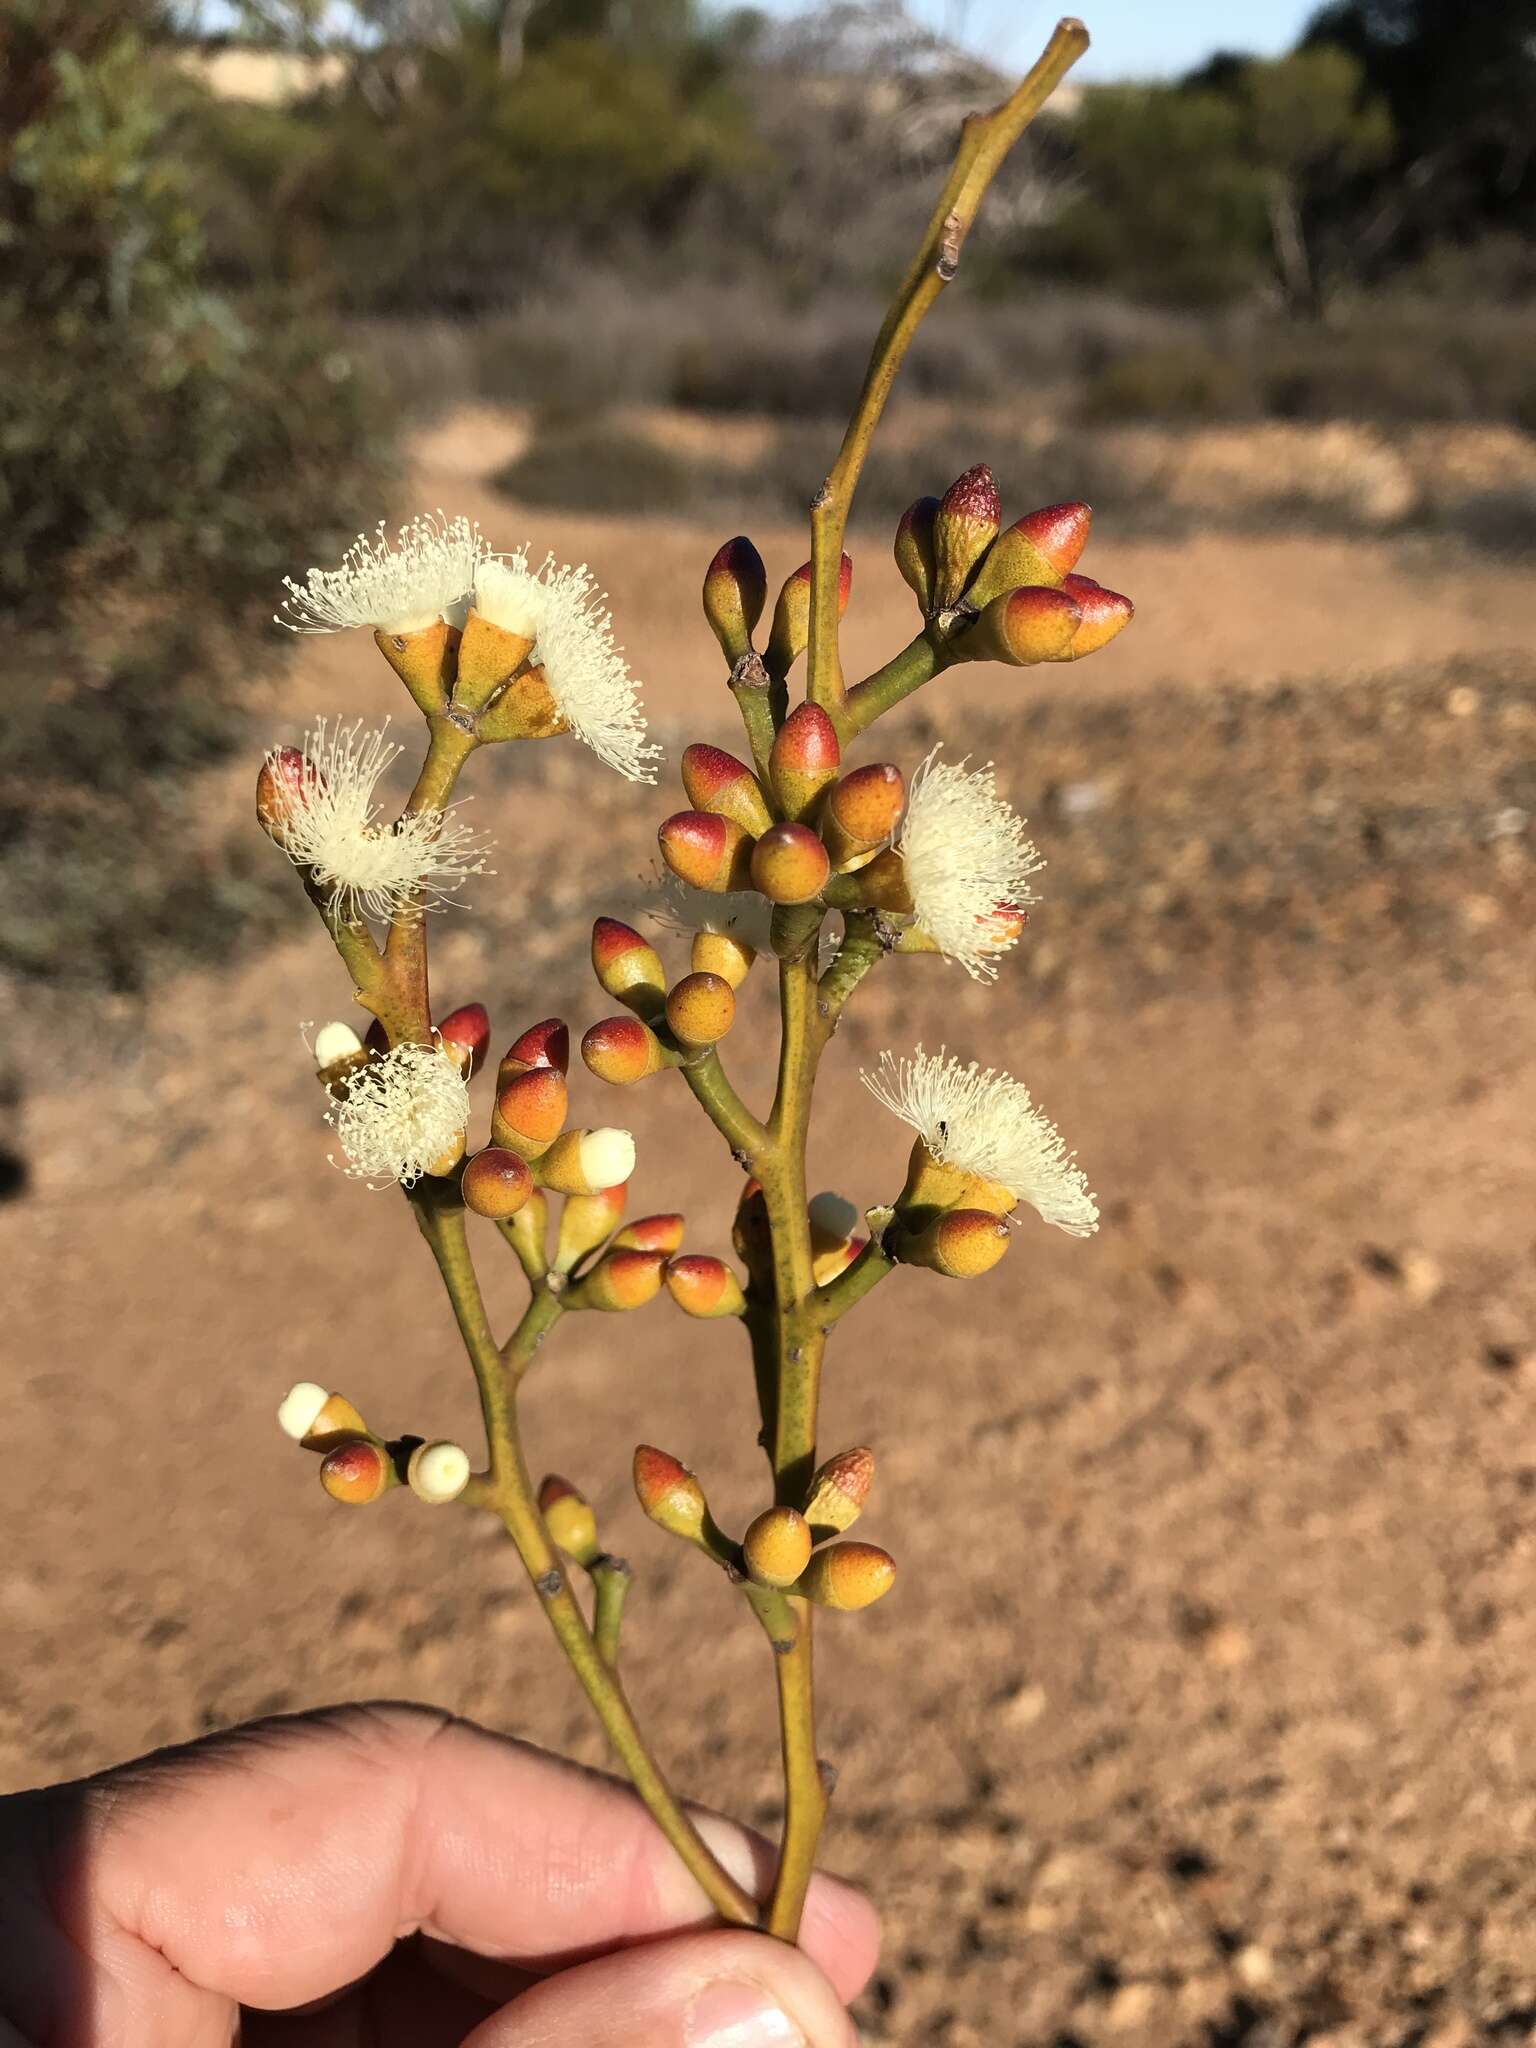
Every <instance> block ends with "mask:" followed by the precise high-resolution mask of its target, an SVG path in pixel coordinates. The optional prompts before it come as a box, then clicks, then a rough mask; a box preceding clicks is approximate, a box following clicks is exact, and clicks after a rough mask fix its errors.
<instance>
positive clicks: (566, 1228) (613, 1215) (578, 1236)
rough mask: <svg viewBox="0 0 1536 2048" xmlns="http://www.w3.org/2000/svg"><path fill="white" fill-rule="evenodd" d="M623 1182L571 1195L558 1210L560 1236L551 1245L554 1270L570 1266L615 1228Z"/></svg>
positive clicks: (621, 1211)
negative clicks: (553, 1255) (553, 1248)
mask: <svg viewBox="0 0 1536 2048" xmlns="http://www.w3.org/2000/svg"><path fill="white" fill-rule="evenodd" d="M625 1192H626V1183H624V1182H623V1181H621V1182H620V1183H619V1184H618V1186H617V1187H611V1188H600V1189H599V1190H598V1192H597V1193H596V1194H594V1195H572V1196H571V1197H570V1199H569V1201H567V1202H566V1203H565V1204H564V1205H563V1207H562V1208H561V1211H560V1235H559V1238H558V1240H557V1241H556V1245H555V1271H556V1272H557V1273H569V1272H570V1270H571V1268H572V1267H573V1266H575V1265H577V1264H579V1262H580V1261H581V1260H582V1259H584V1258H585V1257H586V1256H587V1253H588V1252H594V1251H596V1250H597V1247H598V1246H599V1245H600V1244H601V1243H602V1242H603V1240H604V1238H606V1237H607V1236H608V1235H609V1234H610V1232H612V1231H614V1230H617V1228H618V1226H619V1219H620V1218H621V1217H622V1216H623V1214H624V1196H625Z"/></svg>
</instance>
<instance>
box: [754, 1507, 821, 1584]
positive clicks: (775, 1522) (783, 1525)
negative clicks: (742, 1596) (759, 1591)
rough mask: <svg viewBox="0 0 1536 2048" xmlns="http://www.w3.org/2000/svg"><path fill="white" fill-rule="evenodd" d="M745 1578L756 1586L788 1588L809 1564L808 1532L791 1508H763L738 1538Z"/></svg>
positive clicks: (802, 1516)
mask: <svg viewBox="0 0 1536 2048" xmlns="http://www.w3.org/2000/svg"><path fill="white" fill-rule="evenodd" d="M741 1556H742V1562H743V1563H744V1564H745V1565H746V1568H747V1576H748V1577H749V1578H751V1579H754V1580H755V1581H756V1582H757V1584H758V1585H759V1586H777V1587H779V1588H781V1589H782V1588H783V1587H785V1586H792V1585H793V1584H794V1583H795V1581H796V1579H798V1578H799V1576H800V1574H801V1573H802V1572H803V1571H804V1570H805V1568H806V1566H807V1565H808V1564H809V1563H810V1561H811V1529H810V1524H809V1523H808V1522H807V1521H806V1519H805V1517H804V1515H802V1514H800V1513H799V1512H798V1511H797V1510H796V1509H794V1508H767V1509H765V1510H764V1512H763V1513H762V1514H760V1515H759V1516H758V1517H757V1519H756V1520H755V1521H754V1522H753V1523H752V1524H751V1526H750V1527H749V1528H748V1530H747V1533H746V1535H745V1536H744V1537H743V1538H742V1539H741Z"/></svg>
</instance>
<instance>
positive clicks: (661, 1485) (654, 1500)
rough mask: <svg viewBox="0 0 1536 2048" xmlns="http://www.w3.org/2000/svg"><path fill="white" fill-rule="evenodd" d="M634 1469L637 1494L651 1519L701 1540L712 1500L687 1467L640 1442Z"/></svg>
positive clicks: (688, 1537) (672, 1532)
mask: <svg viewBox="0 0 1536 2048" xmlns="http://www.w3.org/2000/svg"><path fill="white" fill-rule="evenodd" d="M634 1472H635V1494H636V1497H637V1498H638V1500H639V1502H640V1505H641V1507H642V1508H644V1510H645V1512H646V1513H647V1514H648V1515H649V1516H650V1518H651V1520H652V1521H653V1522H655V1523H657V1524H658V1525H659V1526H660V1527H661V1528H663V1529H666V1530H668V1531H669V1532H670V1533H671V1534H672V1535H673V1536H685V1537H686V1538H687V1539H688V1541H689V1542H690V1543H699V1542H701V1541H702V1540H703V1536H704V1531H705V1529H706V1528H707V1526H708V1524H709V1503H708V1501H706V1500H705V1498H704V1489H703V1487H702V1486H700V1484H699V1482H698V1480H697V1479H695V1478H694V1476H693V1474H692V1473H691V1472H690V1471H689V1470H688V1467H687V1466H686V1465H684V1464H681V1463H679V1461H678V1460H677V1459H676V1458H674V1457H672V1456H670V1455H669V1454H668V1453H667V1452H666V1451H658V1450H656V1449H654V1448H653V1447H652V1446H651V1445H650V1444H641V1445H639V1447H638V1448H637V1449H636V1451H635V1465H634Z"/></svg>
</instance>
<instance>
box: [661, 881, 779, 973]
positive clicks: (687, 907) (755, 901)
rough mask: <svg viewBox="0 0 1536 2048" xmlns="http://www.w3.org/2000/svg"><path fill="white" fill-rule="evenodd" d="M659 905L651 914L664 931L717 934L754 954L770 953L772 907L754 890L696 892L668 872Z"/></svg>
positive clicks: (706, 890)
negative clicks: (747, 947) (734, 941)
mask: <svg viewBox="0 0 1536 2048" xmlns="http://www.w3.org/2000/svg"><path fill="white" fill-rule="evenodd" d="M660 888H661V896H662V901H661V905H660V907H659V908H658V909H655V910H653V911H652V912H651V916H652V917H653V918H654V920H655V921H656V923H657V924H659V925H661V926H663V927H664V929H666V930H667V931H673V932H681V933H682V934H683V935H684V936H685V937H687V936H690V935H691V934H693V933H694V932H719V933H723V934H724V935H725V936H726V937H728V938H732V939H735V940H737V941H738V943H739V944H741V945H743V946H750V947H751V948H752V950H753V952H754V953H766V952H767V951H768V949H769V927H770V925H771V923H772V921H773V905H772V904H771V903H770V902H769V901H768V899H767V898H766V897H765V896H759V895H758V894H757V892H756V890H754V889H723V890H719V891H716V890H713V889H695V888H694V887H693V886H692V884H691V883H688V882H684V881H682V880H680V879H679V877H678V876H676V875H674V874H673V873H672V871H671V869H670V868H668V869H666V870H665V871H663V873H662V874H661V876H660Z"/></svg>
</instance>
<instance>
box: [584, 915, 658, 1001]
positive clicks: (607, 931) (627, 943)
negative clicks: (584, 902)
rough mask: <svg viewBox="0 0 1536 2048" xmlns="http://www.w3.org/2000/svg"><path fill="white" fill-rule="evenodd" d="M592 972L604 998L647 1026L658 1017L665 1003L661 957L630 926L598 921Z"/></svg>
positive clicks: (610, 920) (594, 929)
mask: <svg viewBox="0 0 1536 2048" xmlns="http://www.w3.org/2000/svg"><path fill="white" fill-rule="evenodd" d="M592 972H593V973H594V974H595V975H596V976H597V979H598V982H599V983H600V985H601V987H602V989H603V992H604V994H606V995H610V996H614V997H616V998H617V999H618V1001H619V1002H621V1003H623V1005H624V1006H625V1008H626V1009H630V1010H633V1011H634V1012H635V1014H636V1016H637V1017H644V1018H645V1019H646V1020H647V1022H654V1020H655V1019H656V1018H657V1017H659V1016H660V1015H661V1012H662V1010H663V1008H664V1007H665V1004H666V1000H667V970H666V968H665V967H664V966H663V965H662V962H661V955H660V954H659V953H658V952H657V950H656V948H655V947H654V946H653V945H652V944H651V943H650V941H649V940H648V939H644V938H642V937H641V935H640V933H639V932H637V931H636V930H635V929H634V927H633V925H627V924H623V923H621V922H620V921H619V919H618V918H616V917H600V918H599V919H598V920H597V922H596V924H594V925H593V927H592Z"/></svg>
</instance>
